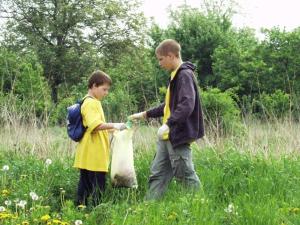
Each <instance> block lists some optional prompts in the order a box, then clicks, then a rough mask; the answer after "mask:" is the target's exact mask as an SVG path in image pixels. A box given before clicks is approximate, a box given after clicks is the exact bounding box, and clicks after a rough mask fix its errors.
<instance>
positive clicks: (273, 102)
mask: <svg viewBox="0 0 300 225" xmlns="http://www.w3.org/2000/svg"><path fill="white" fill-rule="evenodd" d="M253 106H254V112H255V113H256V115H258V116H259V117H261V118H267V119H272V118H284V117H285V116H287V115H288V113H289V112H290V110H291V101H290V95H289V94H287V93H284V92H283V91H281V90H276V91H275V92H274V93H272V94H266V93H262V94H261V95H260V96H259V97H258V98H255V99H254V101H253Z"/></svg>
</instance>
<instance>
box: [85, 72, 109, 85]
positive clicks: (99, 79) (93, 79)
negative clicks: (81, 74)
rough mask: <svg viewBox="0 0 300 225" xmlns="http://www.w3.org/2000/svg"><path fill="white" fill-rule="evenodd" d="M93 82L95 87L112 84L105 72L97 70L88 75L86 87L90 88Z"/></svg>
mask: <svg viewBox="0 0 300 225" xmlns="http://www.w3.org/2000/svg"><path fill="white" fill-rule="evenodd" d="M94 84H95V85H96V87H99V86H101V85H103V84H108V85H112V81H111V78H110V77H109V76H108V75H107V74H106V73H104V72H103V71H100V70H97V71H95V72H93V73H92V75H91V76H90V78H89V81H88V88H92V87H93V85H94Z"/></svg>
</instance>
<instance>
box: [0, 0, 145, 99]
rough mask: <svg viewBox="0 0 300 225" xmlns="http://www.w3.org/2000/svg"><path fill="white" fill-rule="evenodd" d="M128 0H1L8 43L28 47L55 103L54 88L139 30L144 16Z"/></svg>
mask: <svg viewBox="0 0 300 225" xmlns="http://www.w3.org/2000/svg"><path fill="white" fill-rule="evenodd" d="M137 7H138V4H137V2H136V1H130V0H125V1H124V0H45V1H39V0H3V1H2V3H1V17H6V18H8V22H7V33H6V34H5V36H4V38H5V39H6V40H10V43H12V45H10V46H9V47H11V48H14V47H13V46H16V45H17V46H18V47H19V48H20V49H21V50H22V51H26V50H29V49H33V50H34V51H35V52H36V54H37V56H38V58H39V60H40V62H41V64H42V65H43V69H44V76H45V78H46V80H47V81H48V83H49V86H50V87H51V95H52V100H53V101H54V102H57V101H58V97H59V95H58V90H59V86H60V85H61V84H63V83H67V84H74V83H76V82H79V81H80V77H81V76H82V75H83V74H86V73H88V72H90V70H91V67H92V66H93V65H94V64H95V61H97V60H95V58H97V57H102V58H105V57H106V58H113V57H114V56H115V55H117V54H118V53H119V51H124V50H126V48H127V46H132V45H134V44H137V43H138V42H139V40H140V39H141V36H142V34H143V29H142V28H141V27H142V25H143V24H144V17H143V16H142V14H141V13H140V12H139V11H138V10H137Z"/></svg>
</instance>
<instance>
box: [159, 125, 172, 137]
mask: <svg viewBox="0 0 300 225" xmlns="http://www.w3.org/2000/svg"><path fill="white" fill-rule="evenodd" d="M169 130H170V128H169V127H168V125H167V124H163V125H162V126H161V127H160V128H159V129H158V131H157V136H158V139H159V140H162V139H163V136H164V134H165V133H167V132H169Z"/></svg>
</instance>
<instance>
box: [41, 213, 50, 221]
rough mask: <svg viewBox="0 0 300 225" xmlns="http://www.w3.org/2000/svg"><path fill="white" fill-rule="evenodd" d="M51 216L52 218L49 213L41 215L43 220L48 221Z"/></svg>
mask: <svg viewBox="0 0 300 225" xmlns="http://www.w3.org/2000/svg"><path fill="white" fill-rule="evenodd" d="M50 218H51V217H50V216H49V215H48V214H47V215H44V216H42V217H41V221H44V222H46V221H48V220H49V219H50Z"/></svg>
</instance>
